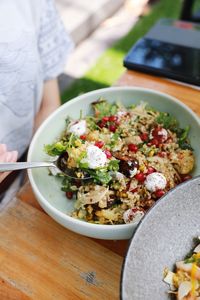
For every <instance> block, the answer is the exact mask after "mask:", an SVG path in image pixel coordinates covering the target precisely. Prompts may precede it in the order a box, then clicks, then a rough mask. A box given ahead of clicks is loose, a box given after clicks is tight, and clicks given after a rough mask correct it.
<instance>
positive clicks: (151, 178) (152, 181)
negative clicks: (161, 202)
mask: <svg viewBox="0 0 200 300" xmlns="http://www.w3.org/2000/svg"><path fill="white" fill-rule="evenodd" d="M144 184H145V186H146V188H147V190H148V191H150V192H155V191H157V190H163V189H164V188H165V187H166V185H167V180H166V178H165V176H164V175H163V174H161V173H159V172H154V173H151V174H149V175H147V177H146V180H145V182H144Z"/></svg>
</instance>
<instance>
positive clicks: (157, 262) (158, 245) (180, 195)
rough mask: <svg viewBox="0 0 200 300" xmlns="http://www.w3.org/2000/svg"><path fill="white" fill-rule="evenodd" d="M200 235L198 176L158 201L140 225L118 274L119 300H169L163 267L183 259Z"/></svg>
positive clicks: (171, 265) (199, 182)
mask: <svg viewBox="0 0 200 300" xmlns="http://www.w3.org/2000/svg"><path fill="white" fill-rule="evenodd" d="M198 236H200V176H198V177H195V178H194V179H191V180H189V181H187V182H185V183H182V184H180V185H179V186H177V187H176V188H175V189H173V190H171V191H170V192H168V193H167V194H166V196H164V197H163V198H161V199H160V200H159V201H158V202H157V204H156V205H155V206H153V207H152V208H151V209H150V210H149V212H148V213H147V214H146V216H145V217H144V218H143V219H142V221H141V222H140V224H139V226H138V228H137V230H136V231H135V234H134V235H133V237H132V240H131V242H130V245H129V249H128V252H127V255H126V258H125V260H124V265H123V269H122V275H121V299H122V300H165V299H166V300H169V299H173V298H170V297H169V295H168V294H167V292H168V290H169V287H168V285H167V284H166V283H164V282H163V281H162V278H163V270H164V268H165V267H169V269H170V270H172V269H173V267H174V263H175V262H176V261H178V260H183V259H184V258H185V256H186V255H187V253H188V252H189V251H190V250H191V249H193V247H194V244H193V238H195V237H198Z"/></svg>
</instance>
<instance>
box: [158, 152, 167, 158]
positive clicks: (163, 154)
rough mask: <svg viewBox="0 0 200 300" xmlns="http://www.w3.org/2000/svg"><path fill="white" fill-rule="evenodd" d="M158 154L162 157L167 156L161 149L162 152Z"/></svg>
mask: <svg viewBox="0 0 200 300" xmlns="http://www.w3.org/2000/svg"><path fill="white" fill-rule="evenodd" d="M158 156H160V157H166V153H165V152H163V151H161V152H158Z"/></svg>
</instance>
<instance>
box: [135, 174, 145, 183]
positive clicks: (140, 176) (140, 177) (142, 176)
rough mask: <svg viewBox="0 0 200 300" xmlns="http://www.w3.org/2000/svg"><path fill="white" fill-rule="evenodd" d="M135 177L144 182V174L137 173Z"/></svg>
mask: <svg viewBox="0 0 200 300" xmlns="http://www.w3.org/2000/svg"><path fill="white" fill-rule="evenodd" d="M135 179H137V180H138V181H139V182H144V181H145V179H146V175H145V174H144V173H138V174H136V175H135Z"/></svg>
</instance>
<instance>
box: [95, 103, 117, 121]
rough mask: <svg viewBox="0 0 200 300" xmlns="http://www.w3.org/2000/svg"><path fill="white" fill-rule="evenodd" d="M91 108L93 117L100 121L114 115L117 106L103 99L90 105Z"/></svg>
mask: <svg viewBox="0 0 200 300" xmlns="http://www.w3.org/2000/svg"><path fill="white" fill-rule="evenodd" d="M92 107H93V109H94V111H95V117H98V118H99V119H101V118H102V117H104V116H110V115H115V114H116V112H117V106H116V105H115V104H111V103H109V102H107V101H106V100H104V99H99V100H98V101H96V102H93V103H92Z"/></svg>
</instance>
